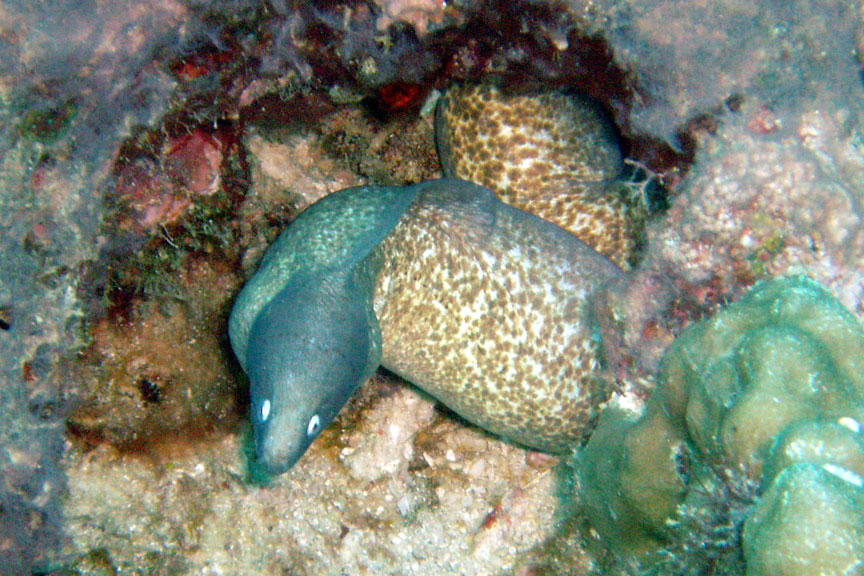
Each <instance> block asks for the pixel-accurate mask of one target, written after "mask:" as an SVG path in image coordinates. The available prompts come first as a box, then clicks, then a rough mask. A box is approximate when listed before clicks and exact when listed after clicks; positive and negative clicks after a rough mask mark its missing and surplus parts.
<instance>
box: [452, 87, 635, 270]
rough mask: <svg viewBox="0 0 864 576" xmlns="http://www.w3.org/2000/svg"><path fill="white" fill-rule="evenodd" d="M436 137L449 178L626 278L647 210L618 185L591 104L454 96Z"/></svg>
mask: <svg viewBox="0 0 864 576" xmlns="http://www.w3.org/2000/svg"><path fill="white" fill-rule="evenodd" d="M436 136H437V140H438V152H439V156H440V158H441V164H442V166H443V168H444V174H445V175H446V176H448V177H451V178H461V179H464V180H468V181H471V182H475V183H477V184H480V185H482V186H486V187H487V188H490V189H491V190H492V191H494V192H495V193H496V194H497V195H498V197H499V198H501V199H502V200H503V201H504V202H507V203H508V204H511V205H513V206H516V207H517V208H520V209H522V210H525V211H526V212H530V213H531V214H536V215H537V216H540V217H541V218H543V219H545V220H548V221H550V222H554V223H555V224H558V225H559V226H561V227H562V228H564V229H565V230H568V231H570V232H572V233H573V234H575V235H576V236H578V237H579V238H580V239H582V240H583V241H584V242H585V243H586V244H588V245H589V246H591V247H592V248H594V249H595V250H597V251H598V252H600V253H601V254H603V255H605V256H607V257H608V258H610V259H612V260H613V261H614V262H616V263H617V264H618V265H619V266H621V267H622V268H624V269H627V268H629V267H630V265H631V264H632V263H633V261H634V260H635V258H636V256H637V250H638V247H639V244H640V243H641V238H642V230H643V225H644V220H645V213H644V209H643V206H642V204H641V203H638V202H634V201H633V200H632V199H631V193H630V191H629V190H628V188H627V187H626V186H624V185H623V183H622V182H621V181H620V180H619V179H618V177H619V175H620V173H621V169H622V167H623V162H622V159H621V152H620V149H619V146H618V143H617V141H616V136H615V133H614V131H613V130H612V127H611V124H610V123H609V121H608V120H607V119H606V117H605V115H604V114H603V113H602V111H601V110H600V109H599V108H598V106H597V105H595V104H594V103H592V102H590V101H588V100H586V99H585V98H583V97H581V96H578V95H574V94H567V93H564V92H543V93H536V94H513V95H509V94H504V93H503V92H502V91H501V89H500V88H498V87H496V86H494V85H492V84H479V85H473V86H454V87H452V88H451V89H450V90H448V92H447V93H446V94H445V95H444V97H443V98H442V100H441V102H440V104H439V106H438V109H437V114H436Z"/></svg>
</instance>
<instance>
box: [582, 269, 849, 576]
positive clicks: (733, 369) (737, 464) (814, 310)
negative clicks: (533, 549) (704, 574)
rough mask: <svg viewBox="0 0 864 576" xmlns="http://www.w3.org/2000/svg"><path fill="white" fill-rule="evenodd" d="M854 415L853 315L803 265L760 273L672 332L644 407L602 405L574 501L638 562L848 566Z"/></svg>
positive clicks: (808, 568) (793, 568) (756, 575)
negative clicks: (579, 497) (784, 274)
mask: <svg viewBox="0 0 864 576" xmlns="http://www.w3.org/2000/svg"><path fill="white" fill-rule="evenodd" d="M862 422H864V331H862V328H861V326H860V324H859V323H858V321H857V320H856V319H855V317H854V316H852V314H851V313H849V312H848V311H847V310H846V309H844V308H843V307H842V305H841V304H840V303H839V302H837V301H836V300H835V299H834V298H833V297H832V296H831V295H830V294H829V293H828V292H827V291H825V290H824V289H823V288H821V287H820V286H819V285H818V284H816V283H815V282H813V281H811V280H809V279H807V278H803V277H793V278H783V279H777V280H772V281H768V282H765V283H763V284H760V285H758V286H757V287H756V288H755V289H754V290H753V291H752V292H751V293H750V294H749V295H748V296H747V297H745V298H743V299H742V300H740V301H739V302H736V303H734V304H732V305H730V306H729V307H728V308H727V309H726V310H724V311H722V312H720V313H718V314H717V315H715V316H714V317H712V318H710V319H707V320H703V321H702V322H699V323H697V324H695V325H693V326H691V327H690V328H688V329H687V330H685V331H684V332H683V333H682V334H681V335H680V336H679V337H678V338H677V339H676V341H675V342H674V343H673V344H672V346H671V347H670V348H669V350H668V351H667V353H666V355H665V357H664V360H663V365H662V370H661V374H660V379H659V385H658V387H657V390H656V392H655V394H654V396H653V397H652V399H651V400H650V401H649V403H648V405H647V407H646V409H645V412H644V414H642V415H641V416H637V415H634V414H630V413H628V412H625V411H624V410H621V409H617V408H612V409H610V410H608V411H607V412H606V413H605V414H604V415H603V417H602V418H601V420H600V422H599V425H598V428H597V430H596V432H595V433H594V436H593V437H592V439H591V441H590V442H589V443H588V445H587V447H586V449H585V451H584V452H583V453H582V454H580V455H579V456H578V460H577V467H578V470H579V474H580V478H581V480H582V482H583V488H584V502H585V504H584V505H585V510H586V512H587V515H588V517H589V519H590V520H591V523H592V525H593V526H594V528H595V529H596V530H597V532H598V533H599V534H600V536H601V538H602V539H603V540H604V541H605V542H606V544H607V546H608V547H609V548H610V550H611V551H612V552H613V553H614V554H615V555H616V556H617V557H618V558H619V559H621V560H624V561H625V563H627V564H636V565H638V566H640V567H641V569H643V570H653V571H658V570H659V571H660V572H662V573H670V574H672V573H674V574H690V573H699V572H700V570H707V568H708V566H712V567H713V568H712V570H719V572H716V573H735V574H747V575H748V576H761V575H763V574H790V575H791V574H795V575H797V574H808V573H820V574H826V575H829V574H838V575H839V574H860V573H861V572H860V571H861V570H862V566H861V565H860V563H859V564H855V562H854V558H861V557H864V516H862V512H861V510H864V506H862V502H864V500H862V499H864V437H862V433H861V428H862V425H861V423H862ZM832 542H835V543H837V544H836V546H839V547H840V548H838V552H837V553H836V554H834V553H832V552H831V550H832V544H831V543H832ZM784 551H785V552H784ZM856 566H857V567H856ZM856 570H857V571H856ZM712 573H715V572H712Z"/></svg>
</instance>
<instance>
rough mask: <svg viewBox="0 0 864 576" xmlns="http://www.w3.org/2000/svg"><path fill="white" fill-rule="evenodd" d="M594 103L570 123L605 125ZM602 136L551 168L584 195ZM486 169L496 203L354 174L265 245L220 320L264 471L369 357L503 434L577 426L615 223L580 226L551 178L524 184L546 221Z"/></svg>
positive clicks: (524, 440) (595, 391) (292, 451)
mask: <svg viewBox="0 0 864 576" xmlns="http://www.w3.org/2000/svg"><path fill="white" fill-rule="evenodd" d="M468 94H472V93H471V92H468ZM448 98H449V99H448V100H445V102H444V103H442V108H441V110H440V111H439V114H438V129H439V136H438V139H439V148H440V149H441V150H442V152H441V153H442V156H443V163H444V165H445V168H446V171H447V172H448V173H454V172H455V173H458V174H460V175H461V174H462V171H463V170H464V169H463V168H459V166H462V164H460V161H459V157H460V156H461V153H460V152H459V149H460V138H461V139H462V140H465V139H470V138H471V137H470V136H467V135H466V136H464V138H463V137H453V136H452V134H453V132H452V130H453V129H454V128H455V127H456V126H463V123H462V120H458V119H457V117H456V116H454V115H453V114H452V113H451V112H448V110H449V109H452V108H449V107H451V106H453V99H452V96H448ZM577 111H578V109H577ZM522 119H524V118H522V117H520V120H522ZM596 120H597V118H596V117H595V118H593V119H592V120H591V121H590V122H587V124H586V126H584V127H583V128H582V130H583V131H584V132H585V133H586V134H587V137H589V138H600V137H601V136H602V138H606V136H603V131H604V130H605V128H600V129H598V128H596V126H595V124H594V122H595V121H596ZM462 129H463V130H464V129H465V128H462ZM592 130H593V132H592ZM578 132H579V130H578V129H576V128H573V129H571V136H572V137H575V136H578ZM598 134H599V136H598ZM604 142H605V143H604V144H603V145H600V146H599V147H598V148H597V150H596V153H594V154H592V153H591V148H590V146H589V145H588V144H585V145H584V146H585V152H584V153H583V156H584V158H583V159H582V160H580V161H575V163H574V164H573V166H572V168H573V171H572V172H570V174H569V176H568V175H567V174H564V173H561V176H560V178H559V179H558V180H560V183H561V184H562V186H563V185H566V187H568V188H569V189H570V190H571V192H572V190H573V189H576V190H577V191H581V192H579V193H578V194H576V195H577V196H580V195H581V198H582V200H581V202H582V205H584V206H587V207H588V209H591V206H594V205H601V206H603V205H604V204H603V202H604V201H602V200H598V198H602V196H603V195H602V194H601V193H600V192H602V190H601V189H602V188H608V181H609V180H610V179H612V178H614V174H615V172H616V168H615V165H616V163H620V155H618V154H619V153H618V152H617V148H615V150H612V151H610V150H606V148H605V146H606V145H608V143H609V141H608V139H606V140H605V141H604ZM593 145H594V144H591V146H593ZM601 157H602V158H601ZM553 161H554V160H548V162H553ZM586 162H587V163H588V166H585V163H586ZM534 165H535V166H536V165H538V164H537V163H535V164H534ZM454 167H455V168H454ZM580 170H581V172H580ZM494 172H495V171H494V170H493V169H492V167H491V165H489V166H486V167H485V168H483V173H484V174H485V175H486V176H485V177H478V178H477V179H478V180H480V181H481V183H485V184H487V185H489V186H490V187H493V188H494V189H496V190H497V191H498V192H499V194H501V195H502V196H503V197H504V198H505V200H507V202H509V203H505V202H504V201H502V200H501V199H499V197H498V196H496V194H495V193H494V192H493V191H492V190H490V189H489V188H486V187H483V186H480V185H477V184H474V183H470V182H468V181H465V180H461V179H452V178H447V179H441V180H432V181H428V182H423V183H420V184H416V185H413V186H406V187H383V186H364V187H358V188H350V189H346V190H342V191H340V192H337V193H334V194H331V195H330V196H327V197H325V198H323V199H322V200H320V201H318V202H317V203H315V204H314V205H313V206H311V207H310V208H309V209H307V210H306V211H305V212H304V213H303V214H301V215H300V216H299V217H298V218H297V219H296V220H295V221H294V222H293V223H292V224H291V225H290V226H289V227H288V229H287V230H286V231H285V232H284V233H283V234H282V235H281V236H280V237H279V239H278V240H277V241H276V243H275V244H274V245H273V246H272V247H271V248H270V249H269V250H268V252H267V254H266V255H265V257H264V259H263V261H262V263H261V266H260V268H259V270H258V271H257V272H256V274H255V275H254V276H253V277H252V278H251V279H250V281H249V282H248V283H247V284H246V286H244V288H243V290H242V291H241V293H240V296H239V297H238V299H237V301H236V303H235V305H234V308H233V310H232V313H231V317H230V321H229V334H230V338H231V343H232V346H233V348H234V351H235V353H236V355H237V357H238V359H239V361H240V364H241V365H242V366H243V368H244V370H245V371H246V373H247V374H248V376H249V381H250V391H251V410H252V418H253V427H254V432H255V445H256V452H257V456H258V459H259V462H260V463H261V464H262V465H263V466H264V467H265V468H266V469H268V470H269V471H270V472H271V473H281V472H284V471H286V470H287V469H289V468H290V467H291V466H293V465H294V464H295V463H296V462H297V460H298V459H299V458H300V457H301V456H302V455H303V454H304V453H305V451H306V450H307V448H308V447H309V445H310V444H311V442H312V441H313V440H314V439H315V438H316V437H317V435H318V434H319V433H320V431H321V430H322V429H324V428H325V427H327V426H328V425H329V424H330V423H331V422H332V420H333V419H334V418H335V416H336V414H337V413H338V412H339V410H340V409H341V408H342V406H343V405H344V404H345V403H346V402H347V400H348V399H349V398H350V396H351V395H352V394H353V392H354V391H355V390H356V389H357V387H358V386H360V385H361V384H362V383H364V382H365V381H366V380H368V379H369V378H370V377H371V376H372V374H373V373H374V371H375V370H376V369H377V368H378V366H380V365H383V366H384V367H386V368H387V369H389V370H391V371H393V372H395V373H396V374H399V375H401V376H402V377H404V378H406V379H407V380H408V381H410V382H412V383H414V384H415V385H417V386H419V387H420V388H422V389H423V390H425V391H427V392H428V393H429V394H431V395H432V396H434V397H436V398H437V399H439V400H441V401H442V402H443V403H444V404H445V405H447V406H448V407H450V408H451V409H453V410H454V411H455V412H457V413H458V414H460V415H462V416H463V417H465V418H466V419H468V420H469V421H471V422H474V423H475V424H477V425H479V426H481V427H483V428H485V429H487V430H490V431H492V432H494V433H496V434H499V435H501V436H503V437H504V438H506V439H509V440H512V441H515V442H518V443H520V444H523V445H526V446H529V447H533V448H536V449H540V450H544V451H549V452H556V453H560V452H563V451H565V450H567V449H569V448H571V447H572V446H573V445H574V443H577V442H579V441H581V440H583V439H584V437H585V435H586V434H587V433H588V431H589V430H590V426H591V424H592V423H593V420H594V419H595V417H596V412H597V410H598V406H599V405H600V404H601V403H602V402H603V401H605V400H606V398H607V396H608V393H609V390H608V389H607V387H606V386H605V385H604V383H603V382H602V381H601V380H600V379H599V378H598V377H597V376H596V369H597V368H598V363H599V350H598V347H599V343H598V341H597V339H596V338H595V335H594V331H593V329H592V326H591V323H590V322H589V319H588V315H587V313H586V309H587V306H586V301H587V300H588V299H589V297H590V295H591V294H592V293H593V292H594V291H595V290H596V289H597V288H598V287H599V286H601V285H603V284H605V283H607V282H609V281H610V280H614V279H616V278H618V277H619V276H620V274H622V271H621V268H620V267H619V266H617V265H616V264H615V263H614V262H612V261H611V260H610V259H609V258H607V257H606V256H604V255H603V254H602V253H601V252H602V251H604V250H605V251H608V252H609V253H610V255H616V256H617V255H618V253H617V252H615V251H614V248H613V245H614V243H615V242H617V240H615V239H616V238H620V237H622V236H621V234H618V235H617V236H616V234H617V232H616V231H615V226H616V221H615V220H614V219H610V220H609V221H603V222H601V223H599V224H595V225H590V226H589V225H586V224H584V223H582V219H581V217H580V216H578V215H577V216H573V215H571V214H569V213H563V212H559V211H558V208H559V207H560V206H562V205H566V206H568V207H571V206H576V204H577V203H574V202H571V201H570V200H568V199H567V198H566V195H565V194H563V193H562V192H561V191H560V190H563V188H561V189H560V190H557V191H556V190H555V189H554V188H553V187H552V186H551V183H552V182H553V180H554V178H552V177H546V178H545V180H546V182H547V183H549V184H550V186H547V187H546V188H544V189H543V191H542V192H541V193H540V194H539V195H538V196H536V197H535V200H537V201H538V202H539V203H540V204H541V205H543V206H545V208H544V209H543V210H540V214H543V215H546V216H548V217H549V218H550V220H551V221H550V220H545V219H543V218H540V217H538V216H535V215H533V214H530V213H528V212H526V211H523V210H521V209H520V207H526V208H527V207H528V205H529V204H532V202H531V201H530V200H526V199H525V198H524V195H522V194H521V192H520V190H519V187H517V186H512V185H511V184H512V183H513V182H514V179H515V178H514V177H512V176H511V175H509V173H508V175H507V176H506V177H502V178H504V179H503V180H499V181H495V180H494ZM547 176H548V175H547ZM508 178H509V180H508ZM531 182H533V181H532V180H530V179H529V180H526V181H525V186H526V187H527V188H528V189H529V190H531V191H534V190H535V188H533V185H532V184H531ZM498 183H501V184H500V185H499V184H498ZM595 184H596V186H595ZM562 203H564V204H562ZM511 204H513V205H511ZM568 209H569V208H568ZM604 210H605V208H604ZM596 213H597V214H601V213H603V210H598V211H596ZM553 221H554V222H556V223H553ZM567 223H569V224H570V225H569V226H563V225H564V224H567ZM557 224H561V226H559V225H557ZM617 225H622V224H621V221H620V220H619V221H617ZM625 225H626V224H625ZM586 226H587V227H586ZM574 227H575V228H574ZM565 228H569V229H571V230H574V229H575V230H582V231H583V233H585V234H586V237H585V241H583V240H581V239H580V238H579V237H577V236H576V235H574V234H572V233H570V232H568V231H567V230H566V229H565ZM610 239H611V240H610ZM619 247H623V249H625V250H626V249H627V245H626V243H623V244H620V245H619Z"/></svg>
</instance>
